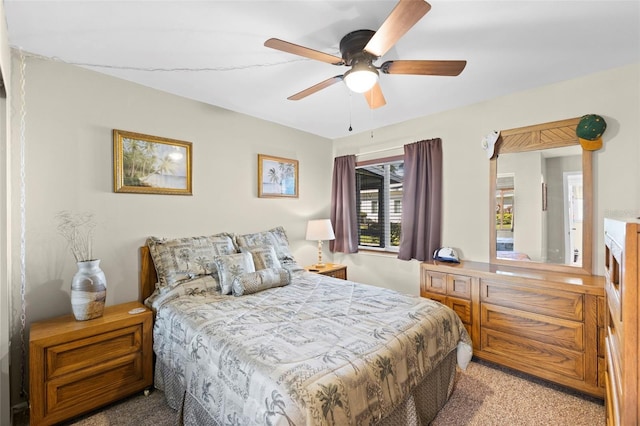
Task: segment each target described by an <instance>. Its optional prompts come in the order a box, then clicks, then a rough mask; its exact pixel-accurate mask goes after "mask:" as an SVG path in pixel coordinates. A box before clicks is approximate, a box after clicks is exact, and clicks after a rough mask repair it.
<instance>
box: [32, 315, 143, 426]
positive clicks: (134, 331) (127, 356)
mask: <svg viewBox="0 0 640 426" xmlns="http://www.w3.org/2000/svg"><path fill="white" fill-rule="evenodd" d="M133 309H143V311H142V312H140V313H129V312H130V311H131V310H133ZM152 324H153V314H152V312H151V311H150V310H149V309H147V308H145V307H144V306H143V305H142V304H140V303H138V302H130V303H124V304H121V305H115V306H108V307H106V308H105V310H104V315H103V316H102V317H100V318H95V319H92V320H88V321H76V319H75V318H74V317H73V315H65V316H62V317H59V318H54V319H51V320H46V321H40V322H35V323H33V324H31V329H30V336H29V376H30V377H29V392H30V424H31V425H32V426H33V425H49V424H54V423H58V422H61V421H63V420H66V419H69V418H71V417H74V416H77V415H79V414H83V413H86V412H88V411H91V410H93V409H95V408H98V407H100V406H103V405H106V404H109V403H112V402H114V401H116V400H118V399H120V398H123V397H126V396H129V395H131V394H133V393H135V392H138V391H141V390H143V389H145V388H149V387H151V385H152V384H153V353H152V351H153V348H152V340H151V339H152V335H151V333H152Z"/></svg>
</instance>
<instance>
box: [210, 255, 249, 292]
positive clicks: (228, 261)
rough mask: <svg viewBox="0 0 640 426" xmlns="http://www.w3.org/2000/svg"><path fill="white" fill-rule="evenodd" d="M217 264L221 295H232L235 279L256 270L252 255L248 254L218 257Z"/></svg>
mask: <svg viewBox="0 0 640 426" xmlns="http://www.w3.org/2000/svg"><path fill="white" fill-rule="evenodd" d="M215 263H216V266H217V268H218V275H219V276H220V293H221V294H231V286H232V285H233V280H234V278H235V277H237V276H238V275H242V274H246V273H247V272H255V270H256V269H255V267H254V266H253V258H252V256H251V253H247V252H244V253H236V254H230V255H227V256H217V257H216V258H215Z"/></svg>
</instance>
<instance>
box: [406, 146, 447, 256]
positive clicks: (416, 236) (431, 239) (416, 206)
mask: <svg viewBox="0 0 640 426" xmlns="http://www.w3.org/2000/svg"><path fill="white" fill-rule="evenodd" d="M441 225H442V140H441V139H440V138H435V139H429V140H424V141H420V142H415V143H412V144H407V145H405V146H404V186H403V193H402V230H401V235H400V250H399V254H398V259H402V260H411V259H416V260H419V261H424V260H427V259H431V257H432V253H433V252H434V251H435V250H436V249H437V248H438V247H440V240H441Z"/></svg>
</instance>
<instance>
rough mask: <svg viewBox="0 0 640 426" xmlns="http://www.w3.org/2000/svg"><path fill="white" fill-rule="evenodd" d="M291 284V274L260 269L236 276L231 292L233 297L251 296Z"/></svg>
mask: <svg viewBox="0 0 640 426" xmlns="http://www.w3.org/2000/svg"><path fill="white" fill-rule="evenodd" d="M290 282H291V274H290V273H289V271H287V270H286V269H283V268H267V269H260V270H258V271H255V272H249V273H247V274H242V275H238V276H236V277H235V278H234V280H233V285H232V286H231V290H232V293H233V295H234V296H242V295H243V294H253V293H257V292H259V291H263V290H267V289H269V288H274V287H283V286H285V285H288V284H289V283H290Z"/></svg>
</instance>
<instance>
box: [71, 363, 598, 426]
mask: <svg viewBox="0 0 640 426" xmlns="http://www.w3.org/2000/svg"><path fill="white" fill-rule="evenodd" d="M65 424H66V425H74V426H120V425H121V426H127V425H153V426H169V425H171V426H173V425H177V424H179V422H178V414H177V413H176V412H175V411H173V410H172V409H171V408H169V407H168V406H167V405H166V403H165V402H164V394H163V393H162V392H160V391H158V390H154V391H152V392H151V393H150V394H149V396H144V395H135V396H133V397H130V398H129V399H126V400H124V401H121V402H119V403H117V404H113V405H110V406H108V407H105V408H104V409H102V410H101V411H98V412H94V413H92V414H89V415H86V416H84V417H81V418H77V419H75V420H74V421H72V422H68V423H65ZM604 424H605V408H604V405H603V402H602V401H601V400H599V399H596V398H591V397H588V396H584V395H582V394H580V393H578V392H574V391H571V390H568V389H565V388H562V387H560V386H556V385H554V384H551V383H548V382H545V381H543V380H539V379H535V378H532V377H530V376H527V375H525V374H521V373H518V372H514V371H512V370H509V369H506V368H503V367H499V366H496V365H494V364H491V363H487V362H484V361H477V360H475V359H474V361H472V362H471V363H470V364H469V367H468V368H467V370H466V371H458V375H457V377H456V384H455V388H454V391H453V394H452V395H451V398H450V399H449V401H448V402H447V404H446V405H445V406H444V408H443V409H442V410H441V411H440V413H439V414H438V416H437V417H436V418H435V420H434V421H433V423H432V426H463V425H465V426H467V425H469V426H470V425H482V426H503V425H504V426H540V425H544V426H552V425H553V426H565V425H566V426H581V425H585V426H587V425H588V426H596V425H604Z"/></svg>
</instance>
